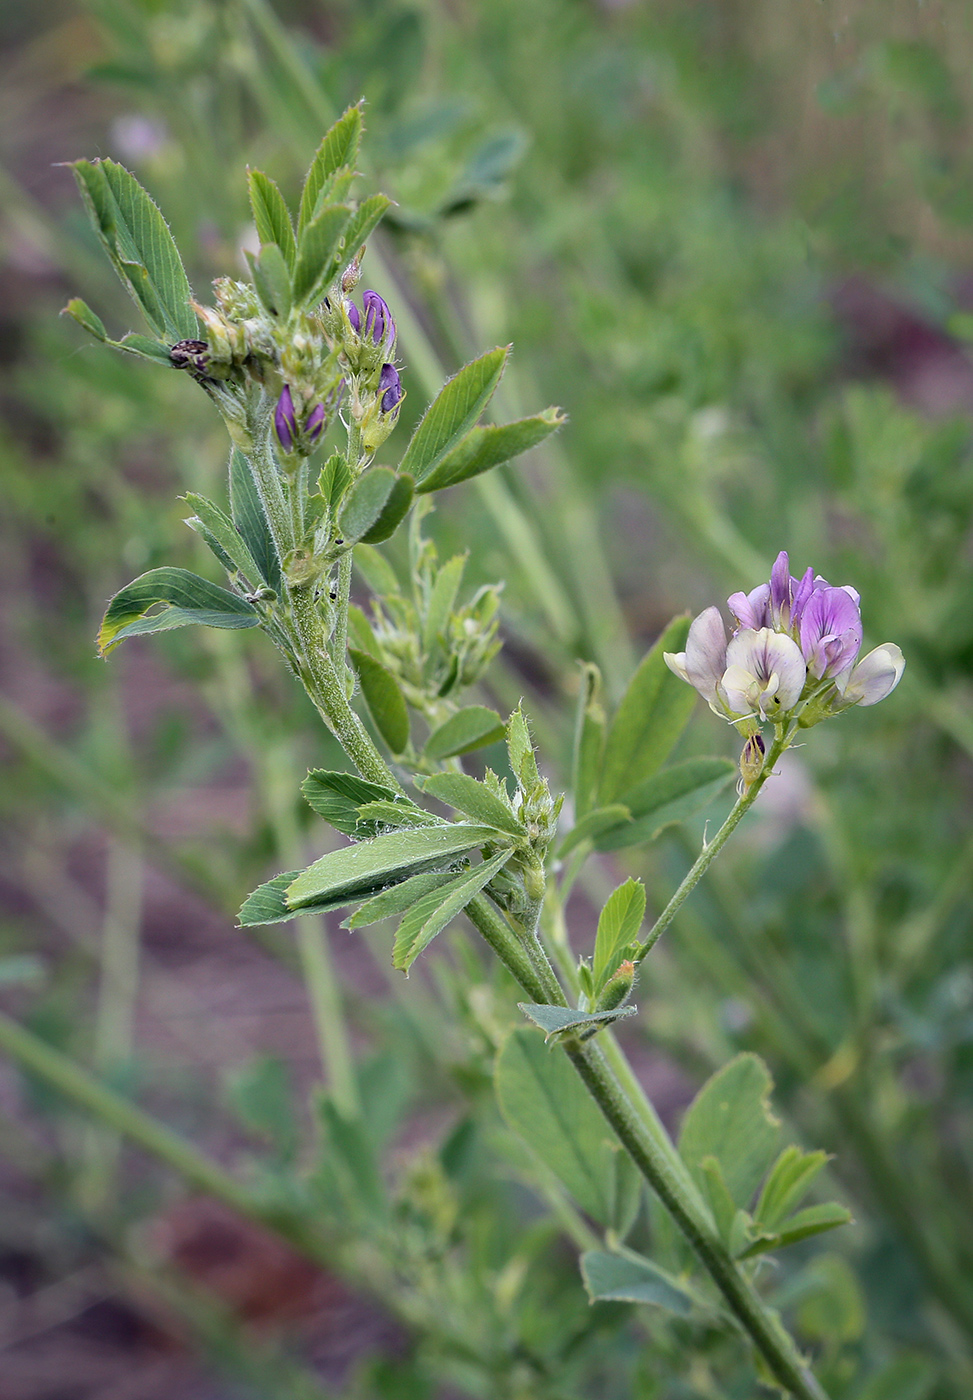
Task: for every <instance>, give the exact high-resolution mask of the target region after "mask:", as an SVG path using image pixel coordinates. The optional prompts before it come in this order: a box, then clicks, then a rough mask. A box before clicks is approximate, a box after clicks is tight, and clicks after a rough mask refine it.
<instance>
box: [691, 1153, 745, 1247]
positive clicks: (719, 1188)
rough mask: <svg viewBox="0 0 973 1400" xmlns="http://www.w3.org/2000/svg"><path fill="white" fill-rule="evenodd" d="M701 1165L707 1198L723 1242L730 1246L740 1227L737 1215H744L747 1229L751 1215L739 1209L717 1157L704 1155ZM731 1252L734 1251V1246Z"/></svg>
mask: <svg viewBox="0 0 973 1400" xmlns="http://www.w3.org/2000/svg"><path fill="white" fill-rule="evenodd" d="M699 1165H700V1171H701V1175H702V1180H703V1186H704V1190H705V1193H706V1199H707V1201H708V1203H709V1207H710V1210H711V1211H712V1212H713V1219H714V1220H715V1221H716V1228H717V1230H718V1231H719V1234H720V1238H721V1239H722V1241H723V1243H724V1244H725V1245H726V1246H727V1247H728V1248H730V1241H731V1239H732V1237H733V1235H734V1233H735V1232H736V1231H737V1228H738V1222H737V1217H738V1216H741V1215H742V1216H743V1217H744V1221H743V1227H744V1230H745V1229H746V1224H747V1220H748V1219H749V1217H747V1215H746V1212H745V1211H742V1210H740V1209H739V1207H738V1206H737V1203H736V1201H734V1199H733V1197H732V1196H731V1195H730V1188H729V1187H728V1186H727V1184H726V1178H725V1177H724V1176H723V1169H722V1167H721V1166H720V1164H719V1162H718V1161H717V1160H716V1158H715V1157H704V1158H703V1160H702V1162H700V1164H699ZM746 1238H747V1237H746V1235H744V1239H743V1243H746ZM730 1252H731V1253H733V1250H732V1248H731V1249H730Z"/></svg>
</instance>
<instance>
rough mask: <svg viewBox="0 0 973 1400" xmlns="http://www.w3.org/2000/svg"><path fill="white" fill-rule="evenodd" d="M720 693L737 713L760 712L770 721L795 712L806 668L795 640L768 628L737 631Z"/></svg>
mask: <svg viewBox="0 0 973 1400" xmlns="http://www.w3.org/2000/svg"><path fill="white" fill-rule="evenodd" d="M726 662H727V665H726V670H725V672H724V674H723V677H722V681H721V691H722V694H723V696H724V697H725V699H726V701H727V704H728V705H729V707H730V709H731V710H732V711H733V713H734V714H753V713H755V712H756V711H758V710H759V712H760V713H761V714H762V715H763V716H764V717H765V718H767V719H774V718H776V717H777V716H778V715H780V714H784V713H786V711H788V710H790V709H793V707H794V705H796V704H797V701H798V699H799V697H800V694H801V691H802V690H803V689H804V682H805V680H806V678H807V668H806V667H805V665H804V658H803V656H802V655H801V649H800V647H799V646H798V645H797V643H796V642H795V641H793V640H792V638H790V637H788V636H786V635H785V634H784V633H782V632H774V631H772V630H771V629H770V628H769V627H762V628H760V629H759V630H758V631H750V630H744V631H741V632H738V633H737V634H736V636H735V637H733V638H732V639H731V641H730V644H729V646H728V647H727V649H726Z"/></svg>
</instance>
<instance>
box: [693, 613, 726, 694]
mask: <svg viewBox="0 0 973 1400" xmlns="http://www.w3.org/2000/svg"><path fill="white" fill-rule="evenodd" d="M685 657H686V662H685V666H686V676H687V678H688V680H689V683H690V685H693V686H695V687H696V689H697V690H698V691H699V693H700V695H702V697H703V698H704V700H708V701H709V702H710V704H713V702H714V701H715V700H716V696H717V689H716V688H717V686H718V685H719V683H720V680H721V678H722V676H723V672H724V670H725V669H726V627H725V626H724V624H723V619H722V617H721V616H720V610H719V608H707V609H706V611H705V612H701V613H700V615H699V617H697V618H695V619H694V621H693V623H692V626H691V627H690V629H689V636H688V637H687V638H686V651H685Z"/></svg>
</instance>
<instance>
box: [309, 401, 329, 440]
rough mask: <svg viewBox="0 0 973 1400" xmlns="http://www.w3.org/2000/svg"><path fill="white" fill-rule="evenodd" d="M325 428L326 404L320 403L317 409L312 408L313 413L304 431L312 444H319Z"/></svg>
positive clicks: (310, 414)
mask: <svg viewBox="0 0 973 1400" xmlns="http://www.w3.org/2000/svg"><path fill="white" fill-rule="evenodd" d="M323 427H324V404H323V403H319V404H318V405H317V407H315V408H312V410H311V412H310V413H309V414H308V419H307V422H306V423H305V424H304V431H305V432H306V433H307V435H308V437H309V438H310V439H311V441H312V442H317V440H318V438H319V437H320V436H321V429H322V428H323Z"/></svg>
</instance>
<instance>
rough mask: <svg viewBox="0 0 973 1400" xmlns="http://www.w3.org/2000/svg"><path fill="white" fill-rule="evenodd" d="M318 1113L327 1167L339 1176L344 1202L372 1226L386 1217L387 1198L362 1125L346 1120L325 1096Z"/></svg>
mask: <svg viewBox="0 0 973 1400" xmlns="http://www.w3.org/2000/svg"><path fill="white" fill-rule="evenodd" d="M319 1111H320V1115H321V1125H322V1127H323V1128H324V1130H325V1133H326V1137H327V1144H326V1148H327V1157H328V1160H329V1165H331V1166H337V1167H338V1168H339V1170H340V1172H341V1185H342V1187H343V1191H344V1196H345V1199H346V1200H347V1201H348V1202H349V1203H351V1205H352V1207H353V1209H354V1210H355V1211H361V1213H362V1214H363V1216H364V1217H365V1219H366V1220H367V1221H368V1222H369V1223H370V1224H373V1223H374V1222H375V1221H376V1220H380V1219H381V1218H382V1216H384V1215H385V1214H386V1213H387V1210H388V1196H387V1194H386V1191H385V1183H384V1182H383V1180H382V1174H381V1172H380V1171H379V1169H378V1161H377V1160H376V1153H375V1148H374V1146H373V1143H372V1141H371V1140H370V1138H369V1135H368V1133H367V1132H366V1131H365V1125H364V1123H363V1122H362V1120H361V1119H360V1118H347V1117H346V1116H345V1115H344V1114H343V1113H342V1111H341V1110H340V1109H339V1108H338V1106H337V1104H336V1103H335V1102H334V1101H333V1099H332V1098H331V1097H330V1096H328V1095H322V1097H321V1099H320V1100H319Z"/></svg>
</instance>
